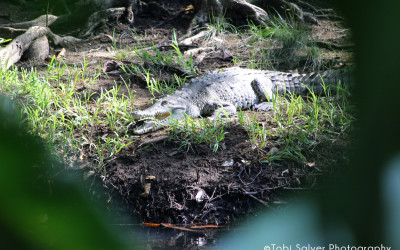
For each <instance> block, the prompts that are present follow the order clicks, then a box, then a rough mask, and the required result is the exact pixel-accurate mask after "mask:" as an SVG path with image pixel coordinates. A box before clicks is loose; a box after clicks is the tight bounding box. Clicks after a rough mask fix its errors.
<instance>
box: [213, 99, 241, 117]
mask: <svg viewBox="0 0 400 250" xmlns="http://www.w3.org/2000/svg"><path fill="white" fill-rule="evenodd" d="M212 106H213V107H214V108H213V109H214V110H213V111H212V112H211V113H210V114H211V117H210V118H211V119H214V118H217V117H229V116H233V115H235V114H236V111H237V110H236V107H235V105H233V104H231V103H227V102H225V103H221V102H218V103H214V104H213V105H212Z"/></svg>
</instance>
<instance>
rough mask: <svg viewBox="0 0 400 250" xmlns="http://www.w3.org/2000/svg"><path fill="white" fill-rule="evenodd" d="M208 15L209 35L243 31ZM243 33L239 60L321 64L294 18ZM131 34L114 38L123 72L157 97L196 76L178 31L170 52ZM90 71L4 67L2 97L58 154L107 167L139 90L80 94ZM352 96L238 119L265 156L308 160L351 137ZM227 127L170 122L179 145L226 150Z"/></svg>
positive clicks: (287, 102) (294, 103)
mask: <svg viewBox="0 0 400 250" xmlns="http://www.w3.org/2000/svg"><path fill="white" fill-rule="evenodd" d="M210 19H211V24H210V25H209V26H208V30H209V32H208V38H207V39H213V38H214V37H217V36H220V37H221V36H222V37H223V36H224V35H226V34H228V33H229V34H234V35H236V34H237V32H239V31H238V30H237V29H236V28H235V27H234V26H232V25H231V24H229V20H227V19H225V18H224V17H223V16H222V17H213V16H211V18H210ZM240 32H241V33H240V34H239V36H241V37H242V40H243V42H244V44H243V46H245V47H246V48H248V49H249V51H250V54H251V56H250V57H249V58H247V59H243V58H240V57H239V56H237V57H234V60H235V64H245V65H247V66H248V67H250V68H262V69H266V68H269V69H271V68H275V67H277V66H279V65H280V64H282V63H284V64H287V65H291V66H293V67H296V65H298V63H299V61H298V60H300V59H299V58H300V57H299V55H300V56H301V55H304V56H305V57H306V58H308V59H307V60H308V63H309V64H308V65H309V66H307V67H310V68H318V67H319V65H320V63H321V59H320V51H319V49H318V47H316V46H314V44H313V41H312V39H311V38H310V37H309V34H308V32H307V31H306V30H305V29H303V28H302V27H300V25H299V24H297V23H296V22H295V21H293V19H289V20H285V19H283V18H282V17H280V16H277V17H275V18H273V19H272V21H271V22H270V23H269V24H268V27H263V26H256V25H254V24H252V23H250V24H249V25H248V26H247V27H246V30H245V31H243V30H241V31H240ZM129 36H131V38H134V39H135V40H136V45H135V46H132V47H130V48H124V46H123V44H122V42H121V41H122V39H120V38H121V36H120V35H116V34H114V35H113V37H114V39H113V42H112V49H113V50H114V52H115V54H116V59H117V60H133V61H135V62H137V63H136V64H132V65H131V66H124V67H123V69H124V70H125V72H126V73H128V74H133V75H139V76H141V77H142V79H144V80H145V83H146V84H147V88H148V90H149V91H150V93H152V95H153V96H154V97H157V96H162V95H167V94H171V93H174V92H175V91H176V89H178V88H180V87H181V86H182V85H183V84H185V82H186V76H188V77H189V76H194V75H196V73H195V68H194V64H193V58H192V57H185V55H184V53H183V52H182V51H181V49H180V48H179V44H178V38H177V35H176V33H175V31H173V32H172V36H171V41H170V49H169V50H166V51H164V50H161V49H160V48H159V47H158V46H156V45H155V44H154V43H151V42H149V41H146V34H145V35H144V36H139V35H138V34H135V33H131V34H129ZM285 60H286V61H285ZM164 67H171V68H179V69H180V70H181V71H182V72H184V75H182V76H178V75H176V74H175V75H174V76H173V78H172V79H168V80H165V79H166V78H161V77H160V76H161V75H162V74H163V72H162V69H163V68H164ZM88 68H89V63H88V61H87V60H86V59H85V58H83V59H82V61H81V62H80V63H78V64H76V65H67V64H65V63H63V62H62V61H59V60H56V59H55V58H53V59H52V60H51V61H50V62H49V64H48V66H47V70H46V72H45V74H41V75H40V74H38V72H37V71H36V70H35V69H31V70H25V69H21V70H17V69H16V68H13V69H11V70H1V69H0V81H1V82H2V84H1V85H0V94H4V95H6V96H9V97H10V98H11V99H13V100H15V101H16V102H17V104H18V105H19V106H20V107H21V109H22V113H23V118H24V126H26V127H27V128H28V129H29V130H30V131H31V133H34V134H38V135H40V136H41V137H43V138H44V139H45V140H46V141H47V142H48V146H49V148H51V149H52V150H53V152H54V155H61V157H60V158H61V159H68V158H69V157H71V156H73V155H77V156H78V157H79V158H81V159H94V160H95V161H96V162H97V163H96V166H97V167H98V168H101V167H102V166H104V164H105V163H106V162H107V161H108V160H110V159H112V157H114V156H115V155H116V154H117V153H119V152H121V150H123V149H124V148H127V147H128V146H129V145H130V144H131V143H132V142H133V141H134V140H135V136H132V135H131V134H130V133H129V131H128V128H129V126H130V125H132V124H133V123H134V121H133V119H132V117H131V115H130V113H131V111H132V110H134V102H135V93H134V92H133V91H132V90H131V88H129V87H128V85H129V84H128V83H124V84H122V85H119V86H117V85H116V86H114V87H113V88H112V89H110V90H101V91H100V92H99V93H96V94H94V93H91V92H88V91H82V92H78V91H77V86H83V87H85V86H88V87H89V86H90V85H91V84H94V83H96V82H97V81H98V78H99V76H100V74H101V70H100V68H101V67H100V66H99V67H98V69H97V70H95V71H93V70H91V71H89V70H88ZM121 88H124V91H121ZM348 95H349V93H348V90H347V89H340V90H339V91H338V93H336V94H332V93H326V94H325V96H323V97H320V96H317V95H314V94H313V93H312V92H311V94H310V95H309V96H308V97H299V96H295V95H289V96H276V97H275V99H273V100H271V101H273V106H274V112H271V113H268V116H267V117H266V120H267V121H269V123H268V124H267V123H265V122H263V121H262V120H263V119H261V120H260V119H259V118H257V117H256V114H255V113H251V114H250V116H246V115H244V112H242V111H239V112H238V120H239V123H240V124H241V126H243V128H244V129H245V130H246V131H247V132H248V135H249V140H250V142H251V143H252V145H254V146H255V147H256V148H257V149H258V150H259V151H260V153H261V155H262V156H263V160H264V161H268V162H277V161H279V160H280V159H292V160H295V161H297V162H301V163H304V162H306V161H307V159H306V157H305V155H304V152H305V151H307V150H312V149H313V147H315V146H316V145H318V144H319V143H320V142H321V141H332V142H334V141H335V140H337V139H338V138H340V137H343V136H345V135H346V133H347V131H348V130H349V128H350V127H351V124H352V121H353V120H354V118H353V117H352V116H351V113H352V112H351V105H350V103H349V101H348ZM271 124H272V125H271ZM229 129H230V128H229V123H227V121H226V119H222V118H217V119H214V120H210V119H207V118H201V119H193V118H190V117H187V119H185V121H183V122H174V123H173V124H171V126H170V127H169V130H168V131H169V133H170V137H171V140H174V141H177V142H178V143H179V145H180V147H181V148H187V149H189V148H191V147H193V146H194V145H195V144H202V143H205V144H208V145H209V146H210V149H211V150H212V151H213V152H217V151H219V150H223V148H224V140H225V138H226V136H229V133H228V131H229ZM271 147H277V148H279V149H280V150H279V151H277V152H275V153H271V154H267V152H264V150H265V149H266V148H271Z"/></svg>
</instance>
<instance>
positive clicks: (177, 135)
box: [169, 115, 229, 153]
mask: <svg viewBox="0 0 400 250" xmlns="http://www.w3.org/2000/svg"><path fill="white" fill-rule="evenodd" d="M228 126H229V124H228V123H227V122H226V119H224V118H216V119H209V118H200V119H193V118H191V117H189V116H187V115H186V118H185V119H184V121H177V120H174V121H173V122H172V124H170V126H169V133H170V137H171V140H175V141H178V142H179V144H180V146H179V148H187V149H189V148H191V147H192V146H193V145H194V144H201V143H207V144H209V146H210V148H211V150H212V151H213V152H214V153H215V152H217V151H218V150H221V149H223V145H224V144H223V143H224V139H225V136H226V134H228V132H227V131H226V128H227V127H228Z"/></svg>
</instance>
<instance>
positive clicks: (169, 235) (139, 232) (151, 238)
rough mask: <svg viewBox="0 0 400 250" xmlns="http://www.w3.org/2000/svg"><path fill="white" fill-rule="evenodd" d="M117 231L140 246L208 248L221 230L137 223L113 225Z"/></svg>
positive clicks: (155, 247)
mask: <svg viewBox="0 0 400 250" xmlns="http://www.w3.org/2000/svg"><path fill="white" fill-rule="evenodd" d="M115 226H116V227H118V231H125V232H128V233H129V235H130V236H131V237H133V238H134V239H133V240H135V241H138V239H139V241H140V242H141V244H140V245H141V248H142V249H146V250H155V249H208V248H211V247H213V246H215V245H216V244H217V239H218V238H220V237H221V230H216V229H207V230H204V231H201V232H200V231H199V232H190V231H181V230H177V229H171V228H165V227H158V228H148V227H143V226H141V225H139V224H129V225H115Z"/></svg>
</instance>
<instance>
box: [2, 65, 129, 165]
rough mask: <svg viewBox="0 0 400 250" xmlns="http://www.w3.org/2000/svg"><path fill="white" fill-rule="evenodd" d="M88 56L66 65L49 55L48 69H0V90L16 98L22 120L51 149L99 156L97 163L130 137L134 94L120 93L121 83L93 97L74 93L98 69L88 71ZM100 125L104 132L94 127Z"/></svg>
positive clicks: (56, 152)
mask: <svg viewBox="0 0 400 250" xmlns="http://www.w3.org/2000/svg"><path fill="white" fill-rule="evenodd" d="M85 62H86V61H85V60H83V63H82V64H81V65H79V66H75V65H74V66H67V65H66V64H63V63H62V62H58V61H56V60H52V61H51V62H50V63H49V65H48V69H47V74H44V75H39V74H38V73H37V71H36V70H34V69H32V70H29V71H28V70H25V69H21V70H20V71H18V70H17V69H16V68H14V69H11V70H0V81H1V82H2V84H1V85H0V93H1V94H3V95H6V96H8V97H9V98H11V99H13V100H15V101H16V102H17V104H18V105H19V106H20V108H21V109H22V113H23V118H24V119H23V122H24V125H25V126H26V127H27V128H28V129H29V131H30V132H31V133H33V134H37V135H39V136H41V137H42V138H44V139H45V141H47V143H48V147H49V148H50V149H51V150H52V151H53V153H54V155H60V156H61V157H60V158H61V159H66V158H68V157H69V156H71V155H73V154H80V157H81V158H86V157H89V155H86V156H85V155H84V153H87V152H89V154H90V157H95V158H97V161H98V164H99V165H98V167H101V166H102V165H103V163H104V161H105V160H108V159H110V158H111V157H112V156H113V155H115V154H116V153H118V152H119V151H120V150H121V149H122V148H124V147H126V146H128V145H129V144H130V143H131V142H132V139H133V137H132V136H131V135H129V134H128V133H127V130H128V126H129V125H130V123H131V121H132V118H131V117H129V113H130V112H129V111H130V110H131V109H132V105H133V101H134V95H133V92H130V91H129V88H128V94H125V95H122V94H120V93H119V92H120V87H114V88H112V89H111V90H109V91H103V92H101V93H100V96H99V98H98V99H97V100H94V101H93V100H91V97H92V94H90V93H88V92H83V93H78V92H77V91H76V88H75V87H76V84H77V83H80V84H83V85H86V84H89V83H90V82H92V81H95V80H96V77H97V76H98V74H99V73H98V72H94V73H93V72H92V73H89V72H88V71H87V68H86V66H87V64H86V63H85ZM99 128H103V129H104V130H105V132H104V133H97V134H96V133H93V131H95V130H98V129H99Z"/></svg>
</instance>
